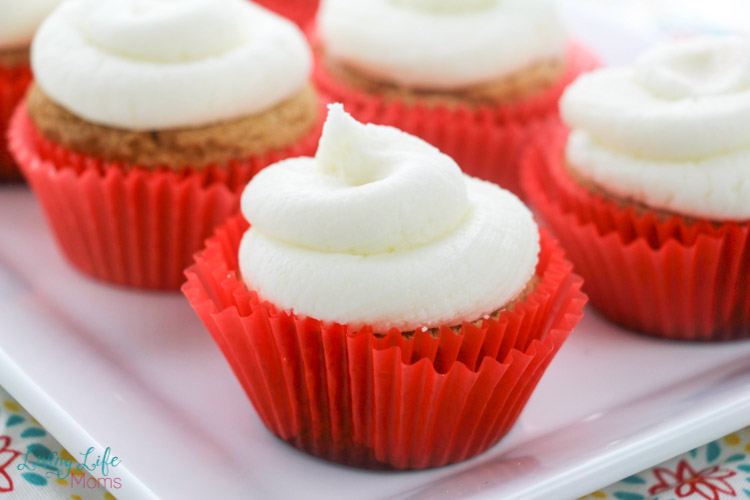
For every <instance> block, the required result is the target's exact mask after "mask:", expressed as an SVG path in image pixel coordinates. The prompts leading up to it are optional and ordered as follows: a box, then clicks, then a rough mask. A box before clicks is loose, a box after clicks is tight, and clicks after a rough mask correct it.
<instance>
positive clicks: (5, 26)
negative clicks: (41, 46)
mask: <svg viewBox="0 0 750 500" xmlns="http://www.w3.org/2000/svg"><path fill="white" fill-rule="evenodd" d="M61 1H62V0H0V50H2V49H4V48H15V47H23V46H26V45H28V44H29V42H31V39H32V37H33V36H34V32H35V31H36V29H37V27H38V26H39V24H40V23H41V22H42V20H44V18H45V17H46V16H47V15H48V14H49V13H50V12H52V10H53V9H54V8H55V7H57V4H59V3H60V2H61Z"/></svg>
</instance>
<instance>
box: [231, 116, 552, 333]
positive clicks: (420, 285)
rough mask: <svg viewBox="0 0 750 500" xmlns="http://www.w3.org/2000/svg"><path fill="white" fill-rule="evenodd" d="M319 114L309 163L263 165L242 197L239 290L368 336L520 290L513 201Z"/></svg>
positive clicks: (388, 136) (406, 138)
mask: <svg viewBox="0 0 750 500" xmlns="http://www.w3.org/2000/svg"><path fill="white" fill-rule="evenodd" d="M329 109H330V111H329V116H328V121H327V122H326V125H325V128H324V130H323V136H322V138H321V141H320V147H319V149H318V154H317V155H316V157H315V158H293V159H289V160H284V161H282V162H279V163H277V164H275V165H272V166H270V167H267V168H266V169H264V170H262V171H261V172H260V173H258V175H256V176H255V177H254V178H253V180H252V181H250V183H249V184H248V186H247V188H246V189H245V191H244V193H243V194H242V213H243V214H244V216H245V218H246V219H247V220H248V221H249V222H250V224H251V228H250V229H249V230H248V231H247V233H246V234H245V236H244V237H243V240H242V244H241V245H240V251H239V262H240V270H241V272H242V277H243V279H244V280H245V283H246V284H247V285H248V287H250V288H251V289H253V290H255V291H257V292H258V294H259V295H260V296H261V298H262V299H264V300H268V301H271V302H272V303H273V304H275V305H276V306H277V307H280V308H282V309H287V310H294V311H295V312H296V313H298V314H302V315H307V316H311V317H314V318H317V319H320V320H323V321H332V322H339V323H347V324H349V325H352V326H354V327H356V326H358V325H359V326H361V325H363V324H368V325H371V326H373V327H374V328H376V330H379V331H383V330H387V329H389V328H391V327H395V328H399V329H401V330H403V331H408V330H409V329H414V328H416V327H419V326H428V327H430V326H436V325H441V324H448V325H456V324H460V323H461V322H462V321H473V320H476V319H479V318H481V317H482V315H484V314H489V313H492V312H493V311H495V310H496V309H498V308H500V307H501V306H503V305H505V304H506V303H507V302H509V301H510V300H512V299H513V298H515V297H516V296H517V295H518V294H519V293H520V292H521V291H522V290H523V289H524V288H525V286H526V284H527V282H528V281H529V279H530V278H531V276H532V275H533V274H534V271H535V268H536V263H537V260H538V253H539V233H538V229H537V227H536V224H535V223H534V221H533V218H532V216H531V213H530V212H529V211H528V209H526V207H524V205H523V204H522V203H521V202H520V201H519V200H518V199H517V198H516V197H515V196H513V195H512V194H511V193H509V192H507V191H504V190H502V189H500V188H499V187H497V186H495V185H494V184H490V183H486V182H483V181H480V180H478V179H473V178H471V177H467V176H465V175H464V174H462V173H461V170H460V169H459V168H458V165H456V163H455V162H454V161H453V160H452V159H450V158H449V157H448V156H446V155H444V154H442V153H440V152H439V151H438V150H437V149H436V148H434V147H433V146H431V145H429V144H427V143H426V142H424V141H422V140H421V139H418V138H416V137H414V136H411V135H409V134H406V133H404V132H402V131H400V130H398V129H395V128H392V127H386V126H378V125H369V124H368V125H363V124H360V123H358V122H357V121H355V120H354V119H353V118H352V117H351V116H349V115H348V114H346V113H345V112H344V110H343V108H342V107H341V105H331V106H330V108H329Z"/></svg>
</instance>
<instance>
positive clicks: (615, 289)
mask: <svg viewBox="0 0 750 500" xmlns="http://www.w3.org/2000/svg"><path fill="white" fill-rule="evenodd" d="M566 136H567V134H566V132H564V131H558V133H557V134H556V139H555V140H554V141H553V142H552V143H551V145H550V144H547V145H544V146H542V145H541V144H540V145H538V147H536V148H534V149H533V150H531V151H529V153H528V155H527V156H526V158H525V159H524V164H523V183H524V189H525V190H526V194H527V196H528V198H529V200H530V201H531V203H532V204H533V205H534V207H535V208H536V209H537V210H538V212H539V213H540V214H541V216H542V217H543V219H544V220H545V221H546V223H547V224H548V225H549V227H550V228H551V229H552V231H553V232H555V234H556V235H557V237H558V238H559V239H560V243H561V244H562V245H563V247H564V248H565V250H566V252H567V254H568V256H569V258H570V260H571V261H572V262H573V264H574V265H575V269H576V271H577V272H579V273H580V274H581V275H582V276H583V278H584V280H585V285H584V290H585V291H586V293H587V294H588V295H589V296H590V298H591V303H592V304H593V305H594V306H595V307H596V308H597V309H598V310H599V311H600V312H601V313H602V314H604V315H605V316H606V317H608V318H609V319H611V320H612V321H614V322H616V323H619V324H622V325H624V326H626V327H628V328H631V329H633V330H637V331H640V332H642V333H646V334H649V335H653V336H658V337H662V338H666V339H676V340H693V341H720V340H736V339H741V338H746V337H750V223H743V224H738V223H736V222H725V223H720V224H719V223H711V222H710V221H706V220H701V221H694V222H688V221H686V220H685V219H683V218H681V217H679V216H676V215H675V216H671V217H669V218H665V217H664V216H660V215H659V214H657V213H656V212H654V211H645V212H643V211H638V212H637V211H636V210H635V209H634V208H633V207H627V208H623V207H620V206H618V204H617V203H616V202H615V201H613V200H610V199H606V198H605V197H603V196H602V195H598V194H592V193H591V192H590V191H588V190H587V189H586V188H585V187H583V186H581V185H579V184H578V183H577V182H576V181H575V180H574V179H573V178H572V177H571V176H570V175H569V174H568V173H567V171H566V168H565V164H564V161H563V158H564V145H565V141H566Z"/></svg>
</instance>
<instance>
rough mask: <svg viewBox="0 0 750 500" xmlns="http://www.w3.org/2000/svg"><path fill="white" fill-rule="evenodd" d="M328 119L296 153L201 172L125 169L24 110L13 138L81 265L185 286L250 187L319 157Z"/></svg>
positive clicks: (139, 280)
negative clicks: (52, 134) (41, 126)
mask: <svg viewBox="0 0 750 500" xmlns="http://www.w3.org/2000/svg"><path fill="white" fill-rule="evenodd" d="M324 117H325V114H324V113H322V112H321V115H320V119H319V121H318V123H317V124H316V126H315V127H313V129H312V130H311V131H310V133H309V134H308V135H307V136H306V137H305V138H304V139H302V140H301V141H300V142H299V143H297V144H296V145H294V146H292V147H289V148H286V149H283V150H279V151H272V152H269V153H267V154H263V155H258V156H255V157H251V158H248V159H245V160H243V161H237V162H232V163H230V164H229V165H227V166H222V167H218V166H208V167H204V168H201V169H200V170H197V169H192V168H181V169H179V170H172V169H169V168H160V169H155V170H154V169H152V170H148V169H145V168H140V167H137V166H127V167H125V166H124V165H123V164H121V163H117V162H107V161H103V160H100V159H97V158H93V157H90V156H86V155H83V154H80V153H76V152H73V151H70V150H66V149H64V148H62V147H60V146H58V145H56V144H54V143H52V142H50V141H49V140H47V139H46V138H44V137H43V136H42V135H41V133H40V132H39V131H38V129H37V128H36V127H35V125H34V124H33V122H32V121H31V118H30V117H29V115H28V113H27V112H26V106H25V105H23V104H22V105H20V106H19V107H18V110H17V111H16V113H15V115H14V116H13V118H12V121H11V125H10V131H9V140H10V149H11V151H12V153H13V155H14V156H15V158H16V160H17V161H18V164H19V165H20V166H21V168H22V170H23V173H24V175H25V176H26V179H27V180H28V182H29V184H30V185H31V188H32V189H33V190H34V193H35V194H36V197H37V199H38V200H39V202H40V203H41V205H42V208H43V210H44V212H45V215H46V217H47V221H48V223H49V225H50V227H51V228H52V230H53V232H54V234H55V236H56V239H57V242H58V244H59V246H60V248H61V249H62V251H63V253H64V254H65V256H66V257H67V258H68V260H70V262H71V263H72V264H73V265H74V266H75V267H77V268H78V269H79V270H81V271H83V272H84V273H86V274H88V275H90V276H93V277H95V278H98V279H101V280H104V281H108V282H111V283H115V284H119V285H126V286H133V287H138V288H150V289H163V290H177V289H179V287H180V285H181V284H182V283H183V281H184V276H183V270H184V269H185V267H186V266H188V265H190V263H191V262H192V255H193V254H194V253H195V252H197V251H198V250H200V248H201V247H202V246H203V242H204V240H205V239H206V238H208V237H209V236H210V235H211V234H212V233H213V230H214V228H215V227H216V226H217V225H219V224H221V223H222V222H224V221H225V220H226V219H227V218H229V217H230V216H232V215H234V214H236V213H237V211H238V210H239V199H240V195H241V192H242V188H243V187H244V186H245V184H247V182H248V181H249V180H250V179H251V178H252V177H253V175H255V174H256V173H257V172H258V171H260V170H261V169H262V168H264V167H266V166H268V165H270V164H272V163H275V162H277V161H279V160H282V159H284V158H289V157H294V156H304V155H312V154H314V153H315V150H316V148H317V141H318V139H319V137H320V133H321V130H322V126H323V120H324Z"/></svg>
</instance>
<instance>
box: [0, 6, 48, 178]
mask: <svg viewBox="0 0 750 500" xmlns="http://www.w3.org/2000/svg"><path fill="white" fill-rule="evenodd" d="M58 3H60V0H34V1H29V0H0V12H2V15H0V179H16V178H20V177H21V172H20V171H19V170H18V167H16V164H15V162H14V161H13V157H12V156H11V155H10V153H9V152H8V145H7V143H6V138H5V135H6V129H7V126H8V121H9V120H10V117H11V115H12V113H13V109H14V108H15V107H16V104H18V102H19V101H20V100H21V98H22V97H23V95H24V94H25V93H26V87H27V86H28V84H29V82H30V81H31V67H30V66H29V44H30V43H31V39H32V37H33V36H34V31H36V28H37V27H38V26H39V23H41V22H42V20H43V19H44V17H45V16H47V14H49V13H50V12H51V11H52V9H54V8H55V6H57V4H58Z"/></svg>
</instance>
